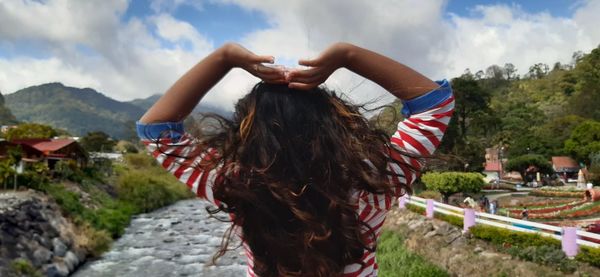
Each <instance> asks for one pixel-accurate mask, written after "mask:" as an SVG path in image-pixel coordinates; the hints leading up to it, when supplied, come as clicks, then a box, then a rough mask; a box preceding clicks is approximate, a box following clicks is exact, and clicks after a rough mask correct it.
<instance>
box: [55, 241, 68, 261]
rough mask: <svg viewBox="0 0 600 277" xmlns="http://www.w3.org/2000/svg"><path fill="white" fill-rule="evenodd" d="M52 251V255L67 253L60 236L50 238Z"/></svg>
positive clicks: (61, 255)
mask: <svg viewBox="0 0 600 277" xmlns="http://www.w3.org/2000/svg"><path fill="white" fill-rule="evenodd" d="M52 251H53V252H54V255H56V256H59V257H64V256H65V254H66V253H67V246H66V245H65V244H64V243H63V242H62V241H61V240H60V238H54V239H53V240H52Z"/></svg>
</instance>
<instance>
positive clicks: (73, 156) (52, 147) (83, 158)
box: [10, 138, 88, 169]
mask: <svg viewBox="0 0 600 277" xmlns="http://www.w3.org/2000/svg"><path fill="white" fill-rule="evenodd" d="M10 142H11V143H13V144H16V145H21V146H22V147H23V149H25V148H33V149H35V150H37V151H39V152H41V155H42V160H44V161H46V163H47V164H48V168H50V169H53V168H54V165H55V164H56V163H57V162H58V161H61V160H74V161H75V162H76V163H77V165H78V166H84V165H85V164H86V163H87V161H88V155H87V153H86V151H85V150H84V149H83V148H82V147H81V145H79V143H77V141H75V140H74V139H71V138H57V139H15V140H12V141H10Z"/></svg>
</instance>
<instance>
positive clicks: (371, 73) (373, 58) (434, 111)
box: [288, 43, 454, 195]
mask: <svg viewBox="0 0 600 277" xmlns="http://www.w3.org/2000/svg"><path fill="white" fill-rule="evenodd" d="M300 64H301V65H305V66H309V67H310V68H308V69H304V70H298V71H295V72H291V73H290V74H289V78H288V81H289V82H290V83H289V86H290V87H293V88H297V89H310V88H312V87H315V86H318V85H319V84H321V83H323V82H325V81H326V80H327V78H329V75H331V74H332V73H333V72H334V71H336V70H337V69H339V68H342V67H345V68H347V69H349V70H351V71H353V72H355V73H357V74H359V75H362V76H363V77H365V78H367V79H369V80H371V81H373V82H375V83H377V84H379V85H380V86H382V87H383V88H385V89H386V90H387V91H389V92H390V93H392V94H393V95H395V96H396V97H398V98H400V99H401V100H402V102H403V108H402V114H403V115H404V117H405V118H404V120H402V121H401V122H399V123H398V129H397V131H396V132H395V133H394V135H393V136H392V138H391V144H392V145H395V146H396V148H398V149H399V150H401V151H394V149H390V156H391V157H392V158H393V159H395V160H397V161H403V162H404V164H405V165H410V166H405V165H402V164H398V163H390V164H389V167H390V169H391V170H392V171H394V172H396V173H398V174H399V176H398V177H394V178H393V180H392V182H393V183H395V184H398V185H410V184H411V183H412V182H413V181H414V180H415V179H416V177H417V175H418V174H419V170H420V168H421V163H420V161H419V159H417V157H426V156H430V155H431V154H433V152H434V151H435V149H436V148H437V147H438V146H439V144H440V141H441V139H442V137H443V135H444V132H445V131H446V127H447V126H448V123H449V121H450V118H451V116H452V112H453V110H454V97H453V96H452V89H451V88H450V84H449V83H448V82H447V81H445V80H444V81H440V82H433V81H431V80H430V79H428V78H427V77H425V76H423V75H422V74H420V73H419V72H417V71H415V70H413V69H411V68H410V67H408V66H406V65H403V64H401V63H399V62H396V61H394V60H392V59H390V58H388V57H385V56H383V55H380V54H377V53H375V52H372V51H369V50H367V49H363V48H360V47H357V46H354V45H351V44H347V43H336V44H334V45H332V46H331V47H329V48H328V49H327V50H325V51H324V52H323V53H322V54H321V55H320V56H319V57H318V58H316V59H314V60H301V61H300ZM407 154H408V155H407ZM397 188H398V190H397V193H396V194H397V195H398V194H399V193H400V188H401V186H398V187H397Z"/></svg>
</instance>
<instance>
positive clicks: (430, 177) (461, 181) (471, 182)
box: [421, 172, 485, 203]
mask: <svg viewBox="0 0 600 277" xmlns="http://www.w3.org/2000/svg"><path fill="white" fill-rule="evenodd" d="M421 180H422V181H423V183H425V186H426V187H427V189H429V190H434V191H438V192H439V193H441V194H442V196H443V199H444V203H448V198H449V197H450V195H452V194H455V193H457V192H478V191H480V190H481V188H482V187H483V185H484V184H485V182H484V181H483V176H482V175H481V174H479V173H466V172H429V173H426V174H424V175H423V176H422V177H421Z"/></svg>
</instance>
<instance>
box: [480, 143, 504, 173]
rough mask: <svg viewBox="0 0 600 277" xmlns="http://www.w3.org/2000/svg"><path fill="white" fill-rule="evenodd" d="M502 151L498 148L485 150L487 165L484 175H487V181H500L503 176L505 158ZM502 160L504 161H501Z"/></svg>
mask: <svg viewBox="0 0 600 277" xmlns="http://www.w3.org/2000/svg"><path fill="white" fill-rule="evenodd" d="M501 156H502V153H501V150H500V149H498V148H495V147H494V148H486V149H485V163H484V170H483V174H485V176H486V177H485V180H487V181H491V180H496V179H499V178H500V176H502V175H503V172H502V171H503V168H502V165H503V164H502V161H501V160H504V157H501ZM501 158H502V159H501Z"/></svg>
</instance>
